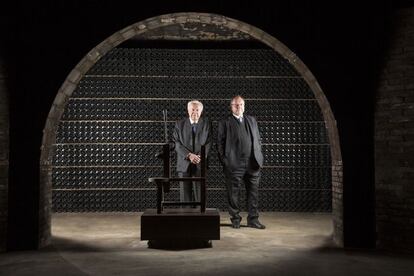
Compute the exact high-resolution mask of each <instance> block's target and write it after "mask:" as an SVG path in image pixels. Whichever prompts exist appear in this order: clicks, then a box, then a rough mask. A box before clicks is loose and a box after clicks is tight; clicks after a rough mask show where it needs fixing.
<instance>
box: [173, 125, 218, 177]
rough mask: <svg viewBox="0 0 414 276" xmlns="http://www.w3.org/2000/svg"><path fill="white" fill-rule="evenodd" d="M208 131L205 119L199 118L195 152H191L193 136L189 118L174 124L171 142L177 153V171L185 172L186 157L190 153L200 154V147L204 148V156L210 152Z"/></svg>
mask: <svg viewBox="0 0 414 276" xmlns="http://www.w3.org/2000/svg"><path fill="white" fill-rule="evenodd" d="M210 130H211V124H210V122H209V120H208V119H207V118H204V117H201V118H200V119H199V120H198V124H197V131H196V134H195V151H194V152H193V136H192V135H193V134H192V128H191V123H190V119H189V118H184V119H182V120H180V121H178V122H177V123H176V124H175V128H174V133H173V140H174V143H175V151H176V152H177V171H178V172H186V171H187V169H188V166H189V165H190V163H191V162H190V160H188V159H187V155H188V154H189V153H190V152H191V153H196V154H200V152H201V146H202V145H205V146H206V156H208V152H209V151H210V147H211V144H210V142H211V141H210V140H211V139H210Z"/></svg>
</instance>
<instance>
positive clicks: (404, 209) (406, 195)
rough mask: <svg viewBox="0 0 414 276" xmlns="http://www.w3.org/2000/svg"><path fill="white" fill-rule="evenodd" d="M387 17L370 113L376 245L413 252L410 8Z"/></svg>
mask: <svg viewBox="0 0 414 276" xmlns="http://www.w3.org/2000/svg"><path fill="white" fill-rule="evenodd" d="M391 22H392V29H391V32H390V44H389V49H388V50H387V53H386V55H385V60H384V67H383V70H382V73H381V78H380V85H379V89H378V93H377V99H376V113H375V178H376V179H375V185H376V224H377V247H378V248H382V249H386V250H393V251H400V252H410V253H414V8H403V9H399V10H397V11H396V12H395V13H394V14H393V17H392V21H391Z"/></svg>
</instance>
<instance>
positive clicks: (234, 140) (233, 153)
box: [217, 96, 265, 229]
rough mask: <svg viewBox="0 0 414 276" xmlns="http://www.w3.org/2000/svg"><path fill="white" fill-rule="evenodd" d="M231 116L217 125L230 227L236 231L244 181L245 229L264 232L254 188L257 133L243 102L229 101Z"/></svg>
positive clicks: (258, 160)
mask: <svg viewBox="0 0 414 276" xmlns="http://www.w3.org/2000/svg"><path fill="white" fill-rule="evenodd" d="M230 108H231V112H232V114H231V115H229V117H228V118H226V119H224V120H223V121H221V122H219V125H218V131H217V132H218V133H217V138H218V139H217V150H218V154H219V159H220V161H221V163H222V164H223V169H224V175H225V177H226V184H227V201H228V208H229V213H230V216H231V222H232V226H233V228H240V221H241V219H242V217H241V216H240V214H239V213H240V207H239V194H240V188H241V183H242V182H244V184H245V187H246V193H247V208H248V212H249V214H248V217H247V226H249V227H253V228H258V229H265V226H264V225H263V224H261V223H260V222H259V211H258V187H259V179H260V168H261V167H262V166H263V154H262V149H261V142H260V133H259V127H258V125H257V121H256V119H255V118H254V117H252V116H248V115H244V99H243V98H242V97H241V96H236V97H234V98H233V99H232V100H231V103H230Z"/></svg>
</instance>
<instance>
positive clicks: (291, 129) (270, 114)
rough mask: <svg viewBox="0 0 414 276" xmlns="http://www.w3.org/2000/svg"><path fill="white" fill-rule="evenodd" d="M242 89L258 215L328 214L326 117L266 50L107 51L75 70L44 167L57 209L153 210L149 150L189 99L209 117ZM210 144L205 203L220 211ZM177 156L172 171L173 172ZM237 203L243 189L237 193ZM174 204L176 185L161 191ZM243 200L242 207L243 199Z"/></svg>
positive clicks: (220, 182)
mask: <svg viewBox="0 0 414 276" xmlns="http://www.w3.org/2000/svg"><path fill="white" fill-rule="evenodd" d="M235 95H242V96H243V97H244V98H245V100H246V106H245V109H246V110H245V113H246V114H249V115H252V116H254V117H256V119H257V121H258V124H259V129H260V132H261V139H262V150H263V154H264V157H265V162H264V168H263V169H262V171H261V180H260V188H259V204H260V206H259V207H260V210H261V211H298V212H329V211H331V200H332V199H331V192H332V188H331V156H330V145H329V141H328V138H327V131H326V127H325V122H324V121H323V117H322V113H321V110H320V107H319V105H318V103H317V101H316V99H315V97H314V94H313V92H312V90H311V89H310V87H309V86H308V85H307V83H306V82H305V80H304V79H303V77H302V76H300V75H299V74H298V72H297V71H296V70H295V69H294V67H293V66H292V65H291V64H290V63H289V62H288V61H287V60H286V59H284V58H283V57H282V56H280V55H279V54H278V53H276V52H275V51H273V50H271V49H154V48H146V49H142V48H115V49H113V50H111V51H110V52H109V53H107V54H106V55H105V56H103V57H102V58H101V59H100V60H99V61H98V62H97V63H96V64H95V65H94V66H93V67H92V68H91V69H90V70H89V72H88V73H87V74H86V75H85V76H83V78H82V79H81V81H80V83H79V84H78V86H77V88H76V90H75V91H74V93H73V94H72V96H71V98H70V99H69V102H68V104H67V105H66V107H65V111H64V114H63V115H62V117H61V121H60V123H59V127H58V131H57V137H56V144H54V147H53V148H54V158H53V169H52V187H53V190H52V197H53V198H52V201H53V210H54V211H55V212H112V211H125V212H131V211H143V210H145V209H148V208H155V204H156V202H155V198H156V194H155V192H156V189H155V187H154V186H153V185H152V184H151V183H149V182H148V178H149V177H152V176H161V175H162V172H163V168H162V160H160V159H158V158H156V156H155V155H156V153H157V152H159V151H160V150H161V148H162V144H163V143H165V135H164V123H163V113H162V111H163V110H167V111H168V121H167V128H168V136H169V137H168V139H171V136H172V131H173V128H174V124H175V121H177V120H179V119H181V118H183V117H186V116H188V115H187V102H188V101H189V100H192V99H198V100H200V101H201V102H202V103H203V104H204V111H203V116H206V117H208V118H209V119H210V120H211V121H212V122H213V134H212V137H213V138H214V137H215V132H216V129H217V123H218V121H219V120H221V119H223V118H225V117H226V116H228V114H229V112H230V111H229V106H230V99H231V98H232V97H233V96H235ZM214 144H215V141H214V139H213V147H212V150H211V152H210V154H209V156H210V159H209V169H208V172H207V207H214V208H218V209H220V210H223V211H225V210H226V209H227V201H226V185H225V180H224V175H223V172H222V167H221V165H220V163H219V161H218V158H217V152H216V149H215V145H214ZM175 164H176V162H175V155H174V154H173V155H172V168H171V171H172V172H173V174H174V173H175ZM241 195H242V199H241V200H242V201H243V202H245V198H244V193H241ZM168 197H169V198H171V200H178V198H179V186H178V184H177V186H173V187H172V189H171V192H170V193H169V194H168ZM241 206H245V204H244V203H242V204H241Z"/></svg>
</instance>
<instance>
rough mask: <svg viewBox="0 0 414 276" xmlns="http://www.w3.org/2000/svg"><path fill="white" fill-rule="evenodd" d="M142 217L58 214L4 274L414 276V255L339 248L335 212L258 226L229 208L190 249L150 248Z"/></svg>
mask: <svg viewBox="0 0 414 276" xmlns="http://www.w3.org/2000/svg"><path fill="white" fill-rule="evenodd" d="M140 215H141V213H81V214H73V213H68V214H64V213H61V214H54V215H53V218H52V225H53V227H52V233H53V244H52V245H51V246H49V247H48V248H45V249H42V250H39V251H20V252H8V253H2V254H0V275H278V276H280V275H346V276H350V275H393V276H396V275H414V260H413V258H412V256H411V257H410V256H400V255H395V254H387V253H383V252H378V251H374V250H344V249H341V248H337V247H335V246H334V245H333V243H332V242H331V234H332V220H331V216H330V214H311V213H274V212H272V213H270V212H269V213H262V214H261V222H262V223H264V224H266V226H267V228H266V229H265V230H257V229H252V228H247V227H243V224H244V225H245V224H246V220H245V219H244V220H243V221H242V228H240V229H233V228H231V227H230V224H229V218H228V215H227V214H226V213H221V240H219V241H213V247H212V248H203V249H188V250H161V249H150V248H148V246H147V242H146V241H141V240H140V228H139V225H140V221H139V220H140ZM244 217H245V214H244Z"/></svg>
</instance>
